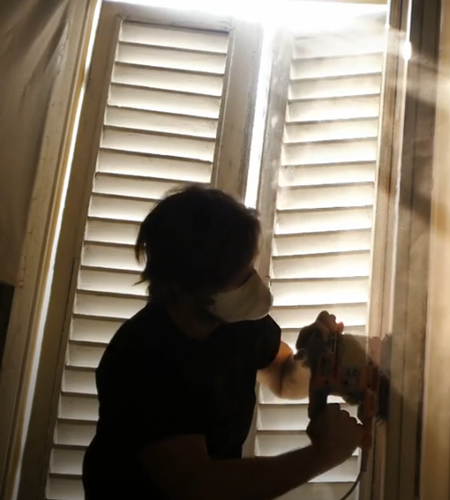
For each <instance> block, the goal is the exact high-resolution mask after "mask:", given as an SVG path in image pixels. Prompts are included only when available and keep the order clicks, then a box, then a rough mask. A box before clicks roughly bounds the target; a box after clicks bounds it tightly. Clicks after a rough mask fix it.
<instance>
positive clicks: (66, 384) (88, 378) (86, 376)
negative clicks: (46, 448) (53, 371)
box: [57, 366, 97, 444]
mask: <svg viewBox="0 0 450 500" xmlns="http://www.w3.org/2000/svg"><path fill="white" fill-rule="evenodd" d="M63 390H64V391H67V392H83V393H85V394H97V388H96V386H95V374H94V372H93V371H92V370H81V369H76V370H75V369H73V367H71V366H66V367H65V370H64V378H63ZM57 442H58V441H57ZM74 444H79V443H74Z"/></svg>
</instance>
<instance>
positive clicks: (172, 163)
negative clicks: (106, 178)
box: [98, 149, 212, 183]
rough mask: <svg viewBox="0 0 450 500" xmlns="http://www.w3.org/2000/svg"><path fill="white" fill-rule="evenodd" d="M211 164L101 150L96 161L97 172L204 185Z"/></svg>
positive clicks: (209, 175)
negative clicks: (162, 178)
mask: <svg viewBox="0 0 450 500" xmlns="http://www.w3.org/2000/svg"><path fill="white" fill-rule="evenodd" d="M211 167H212V164H211V162H209V161H199V160H193V159H190V158H180V157H176V156H173V157H170V156H162V155H148V154H147V155H146V154H142V153H135V152H130V151H117V150H107V149H102V150H101V151H100V154H99V159H98V171H99V172H108V173H117V174H128V175H143V176H145V175H150V174H151V175H152V176H153V177H164V178H167V177H173V178H175V179H179V180H180V181H187V182H201V183H205V182H208V180H209V179H210V177H211Z"/></svg>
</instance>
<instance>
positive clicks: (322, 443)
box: [306, 404, 363, 467]
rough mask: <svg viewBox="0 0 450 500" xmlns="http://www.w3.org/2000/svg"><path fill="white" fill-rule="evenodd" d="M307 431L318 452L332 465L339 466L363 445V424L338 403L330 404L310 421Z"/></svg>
mask: <svg viewBox="0 0 450 500" xmlns="http://www.w3.org/2000/svg"><path fill="white" fill-rule="evenodd" d="M306 432H307V434H308V437H309V438H310V440H311V444H312V446H313V448H315V449H316V450H317V453H318V454H320V456H321V457H323V459H324V460H325V461H326V462H327V463H328V464H329V465H330V467H337V466H338V465H340V464H342V463H343V462H345V461H346V460H348V459H349V458H350V457H351V456H352V455H353V453H354V451H355V450H356V449H357V448H358V447H359V446H360V445H361V441H362V437H363V426H362V425H361V424H359V423H358V422H357V420H356V419H355V418H353V417H351V416H350V414H349V413H348V412H346V411H345V410H341V408H340V406H339V405H338V404H329V405H327V407H326V409H325V410H324V411H323V412H321V413H320V414H319V415H317V416H316V417H314V418H313V419H312V420H311V421H310V423H309V425H308V428H307V431H306Z"/></svg>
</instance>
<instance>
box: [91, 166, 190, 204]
mask: <svg viewBox="0 0 450 500" xmlns="http://www.w3.org/2000/svg"><path fill="white" fill-rule="evenodd" d="M183 184H184V183H181V182H177V181H174V180H173V179H162V178H153V179H152V178H149V177H139V176H127V175H122V174H104V173H102V172H97V175H96V177H95V182H94V192H95V193H100V194H113V195H117V196H124V197H127V196H130V197H134V198H146V197H147V198H152V199H158V198H161V197H162V196H164V195H165V194H166V193H167V192H168V191H172V190H174V189H177V188H180V187H181V186H182V185H183Z"/></svg>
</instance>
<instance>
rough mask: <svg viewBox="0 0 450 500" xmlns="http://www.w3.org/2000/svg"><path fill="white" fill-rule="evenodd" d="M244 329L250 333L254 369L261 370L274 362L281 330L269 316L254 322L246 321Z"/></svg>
mask: <svg viewBox="0 0 450 500" xmlns="http://www.w3.org/2000/svg"><path fill="white" fill-rule="evenodd" d="M246 327H247V328H249V329H250V330H251V331H252V338H253V342H254V346H255V350H254V352H255V363H256V369H257V370H263V369H264V368H267V367H268V366H269V365H270V364H271V363H272V362H273V361H274V360H275V358H276V356H277V354H278V351H279V349H280V342H281V329H280V327H279V326H278V324H277V323H276V322H275V320H274V319H273V318H272V316H270V315H267V316H266V317H264V318H262V319H259V320H256V321H248V322H246Z"/></svg>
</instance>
